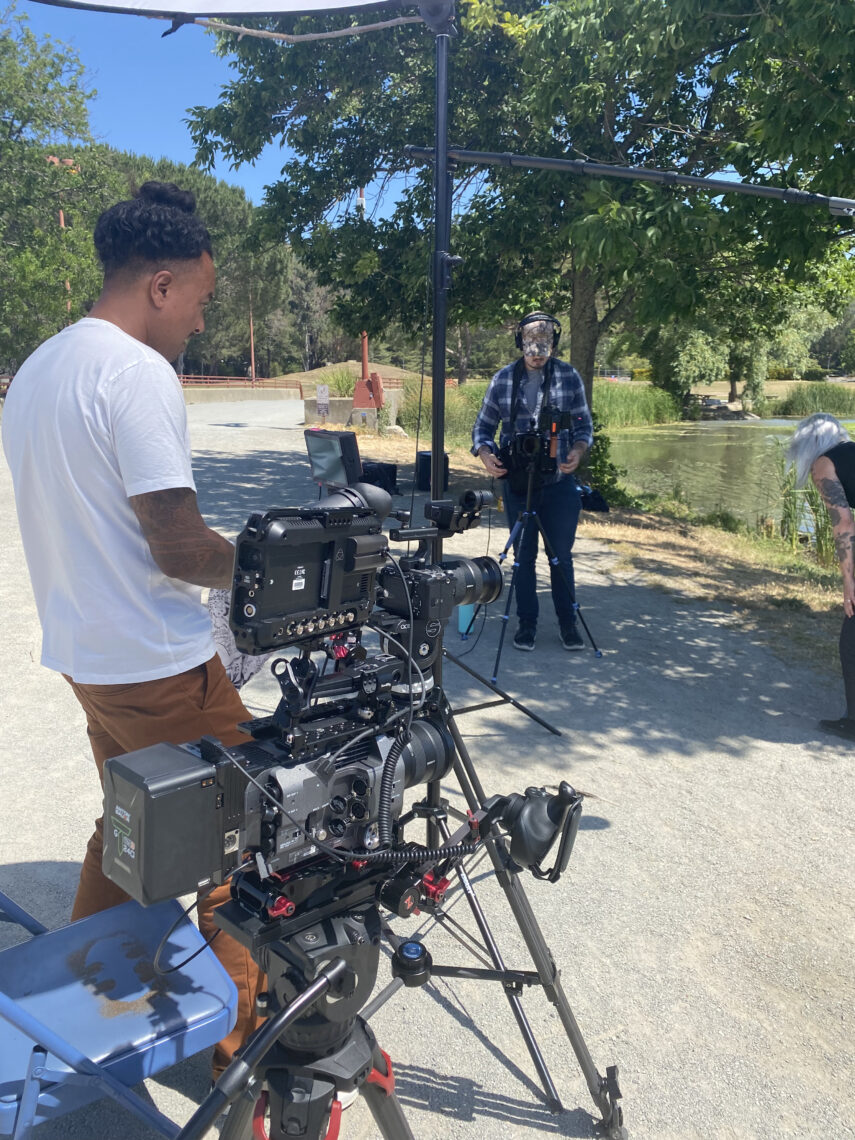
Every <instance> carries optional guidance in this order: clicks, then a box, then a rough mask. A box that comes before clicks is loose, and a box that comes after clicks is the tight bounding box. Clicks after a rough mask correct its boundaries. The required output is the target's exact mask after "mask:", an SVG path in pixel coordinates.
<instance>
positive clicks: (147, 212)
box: [95, 182, 212, 277]
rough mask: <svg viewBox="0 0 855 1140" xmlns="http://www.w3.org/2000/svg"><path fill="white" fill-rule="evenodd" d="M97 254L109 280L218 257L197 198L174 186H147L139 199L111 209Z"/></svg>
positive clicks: (102, 221)
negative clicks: (207, 256) (155, 267)
mask: <svg viewBox="0 0 855 1140" xmlns="http://www.w3.org/2000/svg"><path fill="white" fill-rule="evenodd" d="M95 250H96V252H97V254H98V258H99V260H100V262H101V264H102V266H103V267H104V276H105V277H109V276H110V275H111V274H114V273H118V272H120V271H121V270H123V269H130V270H141V269H143V268H144V267H145V266H151V265H163V264H166V263H168V262H170V261H195V259H196V258H197V257H201V256H202V254H203V253H208V254H211V253H212V250H211V235H210V234H209V233H208V230H207V228H206V226H205V223H204V222H203V221H202V219H201V218H200V217H199V216H198V215H197V214H196V198H195V196H194V195H193V194H192V193H191V192H190V191H189V190H182V189H181V188H180V187H178V186H176V185H175V183H174V182H146V183H144V184H143V185H142V186H141V187H140V188H139V190H138V191H137V194H136V197H134V198H131V199H130V201H128V202H117V203H116V205H115V206H111V207H110V208H109V210H105V211H104V213H103V214H102V215H101V217H100V218H99V219H98V224H97V225H96V226H95Z"/></svg>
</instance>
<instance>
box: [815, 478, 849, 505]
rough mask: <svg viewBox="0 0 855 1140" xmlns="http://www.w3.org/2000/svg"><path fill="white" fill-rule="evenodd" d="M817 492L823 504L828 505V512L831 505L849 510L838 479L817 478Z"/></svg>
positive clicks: (844, 493)
mask: <svg viewBox="0 0 855 1140" xmlns="http://www.w3.org/2000/svg"><path fill="white" fill-rule="evenodd" d="M819 493H820V495H822V497H823V500H824V501H825V505H826V506H827V507H828V510H829V513H830V512H831V509H832V507H843V508H844V509H846V510H849V502H848V500H847V498H846V492H845V491H844V490H843V484H842V483H841V482H840V480H839V479H820V480H819Z"/></svg>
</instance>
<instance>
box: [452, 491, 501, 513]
mask: <svg viewBox="0 0 855 1140" xmlns="http://www.w3.org/2000/svg"><path fill="white" fill-rule="evenodd" d="M495 501H496V496H495V495H493V494H492V492H490V491H464V492H463V494H462V495H461V496H460V505H461V507H463V509H464V511H480V510H481V509H482V508H483V507H492V505H493V503H495Z"/></svg>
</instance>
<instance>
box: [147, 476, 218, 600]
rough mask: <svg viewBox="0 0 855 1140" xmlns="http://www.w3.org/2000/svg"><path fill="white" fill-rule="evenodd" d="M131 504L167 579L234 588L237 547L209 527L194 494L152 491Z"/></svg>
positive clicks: (185, 490) (182, 490)
mask: <svg viewBox="0 0 855 1140" xmlns="http://www.w3.org/2000/svg"><path fill="white" fill-rule="evenodd" d="M130 503H131V506H132V507H133V509H134V512H135V514H136V516H137V520H138V521H139V524H140V529H141V530H142V532H143V535H144V537H145V539H146V541H147V542H148V546H149V550H150V551H151V556H152V558H153V559H154V561H155V562H156V563H157V566H158V567H159V569H160V570H162V571H163V573H164V574H166V575H167V577H169V578H179V579H180V580H181V581H182V582H192V583H193V584H194V585H196V586H219V587H221V588H227V587H229V586H230V585H231V582H232V567H233V563H234V546H232V544H231V543H230V542H229V541H228V539H226V538H223V536H222V535H221V534H217V532H216V531H215V530H211V528H210V527H209V526H207V524H206V523H205V520H204V519H203V518H202V516H201V514H200V513H199V507H198V505H197V503H196V493H195V492H194V491H192V490H191V489H190V488H189V487H176V488H171V489H169V490H165V491H152V492H150V493H149V494H146V495H135V496H133V497H132V498H131V500H130Z"/></svg>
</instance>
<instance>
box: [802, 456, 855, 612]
mask: <svg viewBox="0 0 855 1140" xmlns="http://www.w3.org/2000/svg"><path fill="white" fill-rule="evenodd" d="M810 471H811V475H812V476H813V481H814V483H815V484H816V486H817V489H818V491H819V493H820V495H822V501H823V502H824V503H825V505H826V507H827V508H828V516H829V518H830V519H831V526H832V530H833V532H834V549H835V550H836V552H837V559H838V561H839V562H840V573H841V575H842V576H843V609H844V612H845V614H846V616H847V617H852V616H853V615H855V518H853V515H852V508H851V507H850V506H849V503H848V502H847V501H846V492H845V491H844V490H843V485H842V483H841V482H840V480H839V479H838V478H837V472H836V471H835V470H834V464H833V463H832V462H831V460H830V459H828V458H826V456H824V455H821V456H820V457H819V459H817V460H816V462H815V463H814V465H813V466H812V467H811V469H810Z"/></svg>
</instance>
